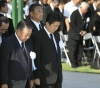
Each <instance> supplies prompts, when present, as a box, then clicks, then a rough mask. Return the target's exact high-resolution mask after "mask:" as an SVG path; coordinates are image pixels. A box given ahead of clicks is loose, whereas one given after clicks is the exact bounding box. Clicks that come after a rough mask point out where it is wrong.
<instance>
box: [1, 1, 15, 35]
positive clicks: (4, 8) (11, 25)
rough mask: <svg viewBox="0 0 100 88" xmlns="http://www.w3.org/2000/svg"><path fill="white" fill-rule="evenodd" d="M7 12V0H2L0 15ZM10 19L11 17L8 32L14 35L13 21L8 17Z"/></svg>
mask: <svg viewBox="0 0 100 88" xmlns="http://www.w3.org/2000/svg"><path fill="white" fill-rule="evenodd" d="M7 12H8V7H7V1H6V0H2V1H0V16H6V15H5V14H6V13H7ZM8 19H9V27H8V33H9V35H12V34H13V33H14V32H15V30H14V26H13V21H12V19H11V18H8Z"/></svg>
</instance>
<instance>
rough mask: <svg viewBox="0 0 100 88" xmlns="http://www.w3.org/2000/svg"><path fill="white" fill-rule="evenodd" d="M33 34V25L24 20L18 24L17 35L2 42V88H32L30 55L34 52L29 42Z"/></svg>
mask: <svg viewBox="0 0 100 88" xmlns="http://www.w3.org/2000/svg"><path fill="white" fill-rule="evenodd" d="M31 33H32V24H31V23H30V22H29V21H27V20H23V21H20V22H19V23H18V25H17V30H16V32H15V34H13V35H11V36H10V37H9V38H7V39H6V40H5V41H3V42H2V44H1V47H0V80H1V88H32V86H33V84H32V83H33V81H32V80H33V76H32V75H33V74H32V73H33V72H32V60H31V58H30V55H29V53H30V52H31V51H32V44H31V41H30V40H29V37H30V35H31ZM30 83H31V85H30Z"/></svg>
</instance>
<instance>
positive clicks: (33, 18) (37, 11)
mask: <svg viewBox="0 0 100 88" xmlns="http://www.w3.org/2000/svg"><path fill="white" fill-rule="evenodd" d="M29 14H30V22H31V23H32V25H33V29H32V35H31V36H33V35H34V34H35V33H37V32H38V31H39V30H41V29H42V27H43V23H42V22H41V21H42V18H43V9H42V6H41V5H40V4H32V5H31V6H30V7H29Z"/></svg>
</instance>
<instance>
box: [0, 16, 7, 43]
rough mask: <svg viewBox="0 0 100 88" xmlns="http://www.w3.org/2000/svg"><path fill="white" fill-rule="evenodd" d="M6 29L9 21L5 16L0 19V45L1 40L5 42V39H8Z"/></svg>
mask: <svg viewBox="0 0 100 88" xmlns="http://www.w3.org/2000/svg"><path fill="white" fill-rule="evenodd" d="M8 27H9V20H8V18H7V17H5V16H1V17H0V45H1V43H2V41H3V40H5V39H6V38H7V37H9V33H8V30H7V29H8Z"/></svg>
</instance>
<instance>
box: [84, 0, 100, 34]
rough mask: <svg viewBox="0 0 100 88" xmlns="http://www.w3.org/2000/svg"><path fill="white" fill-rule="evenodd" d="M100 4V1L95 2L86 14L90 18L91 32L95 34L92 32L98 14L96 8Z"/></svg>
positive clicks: (95, 0)
mask: <svg viewBox="0 0 100 88" xmlns="http://www.w3.org/2000/svg"><path fill="white" fill-rule="evenodd" d="M98 4H100V0H94V1H93V3H91V4H90V5H89V8H88V12H87V13H86V14H85V16H86V17H89V18H90V22H89V32H93V30H92V20H93V17H94V14H95V13H96V8H97V6H98Z"/></svg>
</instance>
